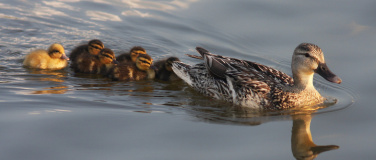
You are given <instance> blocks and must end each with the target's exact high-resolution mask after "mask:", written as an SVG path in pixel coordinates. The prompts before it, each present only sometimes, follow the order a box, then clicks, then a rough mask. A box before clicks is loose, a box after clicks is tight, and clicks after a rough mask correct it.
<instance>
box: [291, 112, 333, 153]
mask: <svg viewBox="0 0 376 160" xmlns="http://www.w3.org/2000/svg"><path fill="white" fill-rule="evenodd" d="M292 117H293V125H292V135H291V149H292V154H293V155H294V157H295V158H296V159H298V160H310V159H314V158H316V157H317V156H318V155H319V154H320V153H322V152H325V151H330V150H333V149H338V148H339V146H336V145H326V146H318V145H316V144H315V143H314V142H313V140H312V135H311V128H310V126H311V120H312V116H311V115H293V116H292Z"/></svg>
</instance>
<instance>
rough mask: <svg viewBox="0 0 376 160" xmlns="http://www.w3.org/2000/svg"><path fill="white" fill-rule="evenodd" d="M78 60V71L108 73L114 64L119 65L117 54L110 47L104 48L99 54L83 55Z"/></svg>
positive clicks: (75, 69) (75, 70)
mask: <svg viewBox="0 0 376 160" xmlns="http://www.w3.org/2000/svg"><path fill="white" fill-rule="evenodd" d="M76 61H77V66H76V67H75V68H74V72H76V73H90V74H100V75H106V74H107V72H108V71H109V69H110V68H112V67H113V65H117V61H116V58H115V54H114V52H113V51H112V50H111V49H109V48H103V49H102V50H101V51H100V52H99V54H98V55H90V54H88V55H81V56H80V57H78V59H77V60H76Z"/></svg>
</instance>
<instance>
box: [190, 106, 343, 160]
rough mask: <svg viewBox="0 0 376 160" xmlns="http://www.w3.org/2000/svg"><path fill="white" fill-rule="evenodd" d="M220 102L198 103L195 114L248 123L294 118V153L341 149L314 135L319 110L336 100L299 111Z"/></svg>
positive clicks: (304, 159)
mask: <svg viewBox="0 0 376 160" xmlns="http://www.w3.org/2000/svg"><path fill="white" fill-rule="evenodd" d="M203 101H208V100H207V99H205V100H203ZM219 103H220V102H218V103H210V104H209V106H211V107H202V106H203V105H202V104H201V105H196V106H195V108H194V110H193V114H194V116H195V117H197V118H199V119H200V120H202V121H205V122H210V123H221V124H224V123H225V124H236V125H239V124H240V125H248V126H255V125H261V124H263V123H266V122H270V121H285V120H292V123H293V126H292V135H291V150H292V154H293V156H294V157H295V158H296V159H298V160H312V159H315V158H316V157H317V156H318V155H319V154H320V153H322V152H325V151H330V150H334V149H338V148H339V146H337V145H316V144H315V143H314V142H313V140H312V135H311V128H310V125H311V120H312V117H313V116H312V114H313V113H315V112H317V110H318V109H322V108H326V107H328V106H330V105H333V103H332V102H328V103H327V104H325V105H319V106H312V107H306V108H304V109H303V108H301V109H299V110H288V111H279V112H260V111H254V110H249V109H245V108H243V107H241V108H235V107H234V106H232V107H227V108H226V107H223V104H224V103H221V104H222V106H220V105H221V104H219ZM191 105H192V104H191ZM193 106H194V105H193ZM206 106H208V105H206ZM214 106H215V107H214Z"/></svg>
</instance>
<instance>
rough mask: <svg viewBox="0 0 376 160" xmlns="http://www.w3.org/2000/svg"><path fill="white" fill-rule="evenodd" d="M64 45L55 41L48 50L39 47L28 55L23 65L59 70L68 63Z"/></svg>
mask: <svg viewBox="0 0 376 160" xmlns="http://www.w3.org/2000/svg"><path fill="white" fill-rule="evenodd" d="M68 60H69V58H68V57H67V56H66V55H65V52H64V47H63V46H62V45H61V44H58V43H54V44H52V45H51V46H50V47H49V48H48V49H47V50H45V49H37V50H34V51H32V52H30V53H29V54H27V55H26V57H25V59H24V61H23V65H24V66H25V67H28V68H36V69H49V70H59V69H63V68H65V67H66V66H67V65H68Z"/></svg>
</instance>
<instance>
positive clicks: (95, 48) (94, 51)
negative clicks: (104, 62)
mask: <svg viewBox="0 0 376 160" xmlns="http://www.w3.org/2000/svg"><path fill="white" fill-rule="evenodd" d="M103 48H104V45H103V43H102V41H100V40H98V39H93V40H90V41H89V42H88V43H87V44H83V45H80V46H77V47H76V48H74V49H73V50H72V52H71V53H70V54H69V58H70V60H71V65H70V67H71V68H73V69H76V68H77V59H82V58H83V57H86V56H87V55H98V54H99V52H100V51H101V50H102V49H103Z"/></svg>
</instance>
